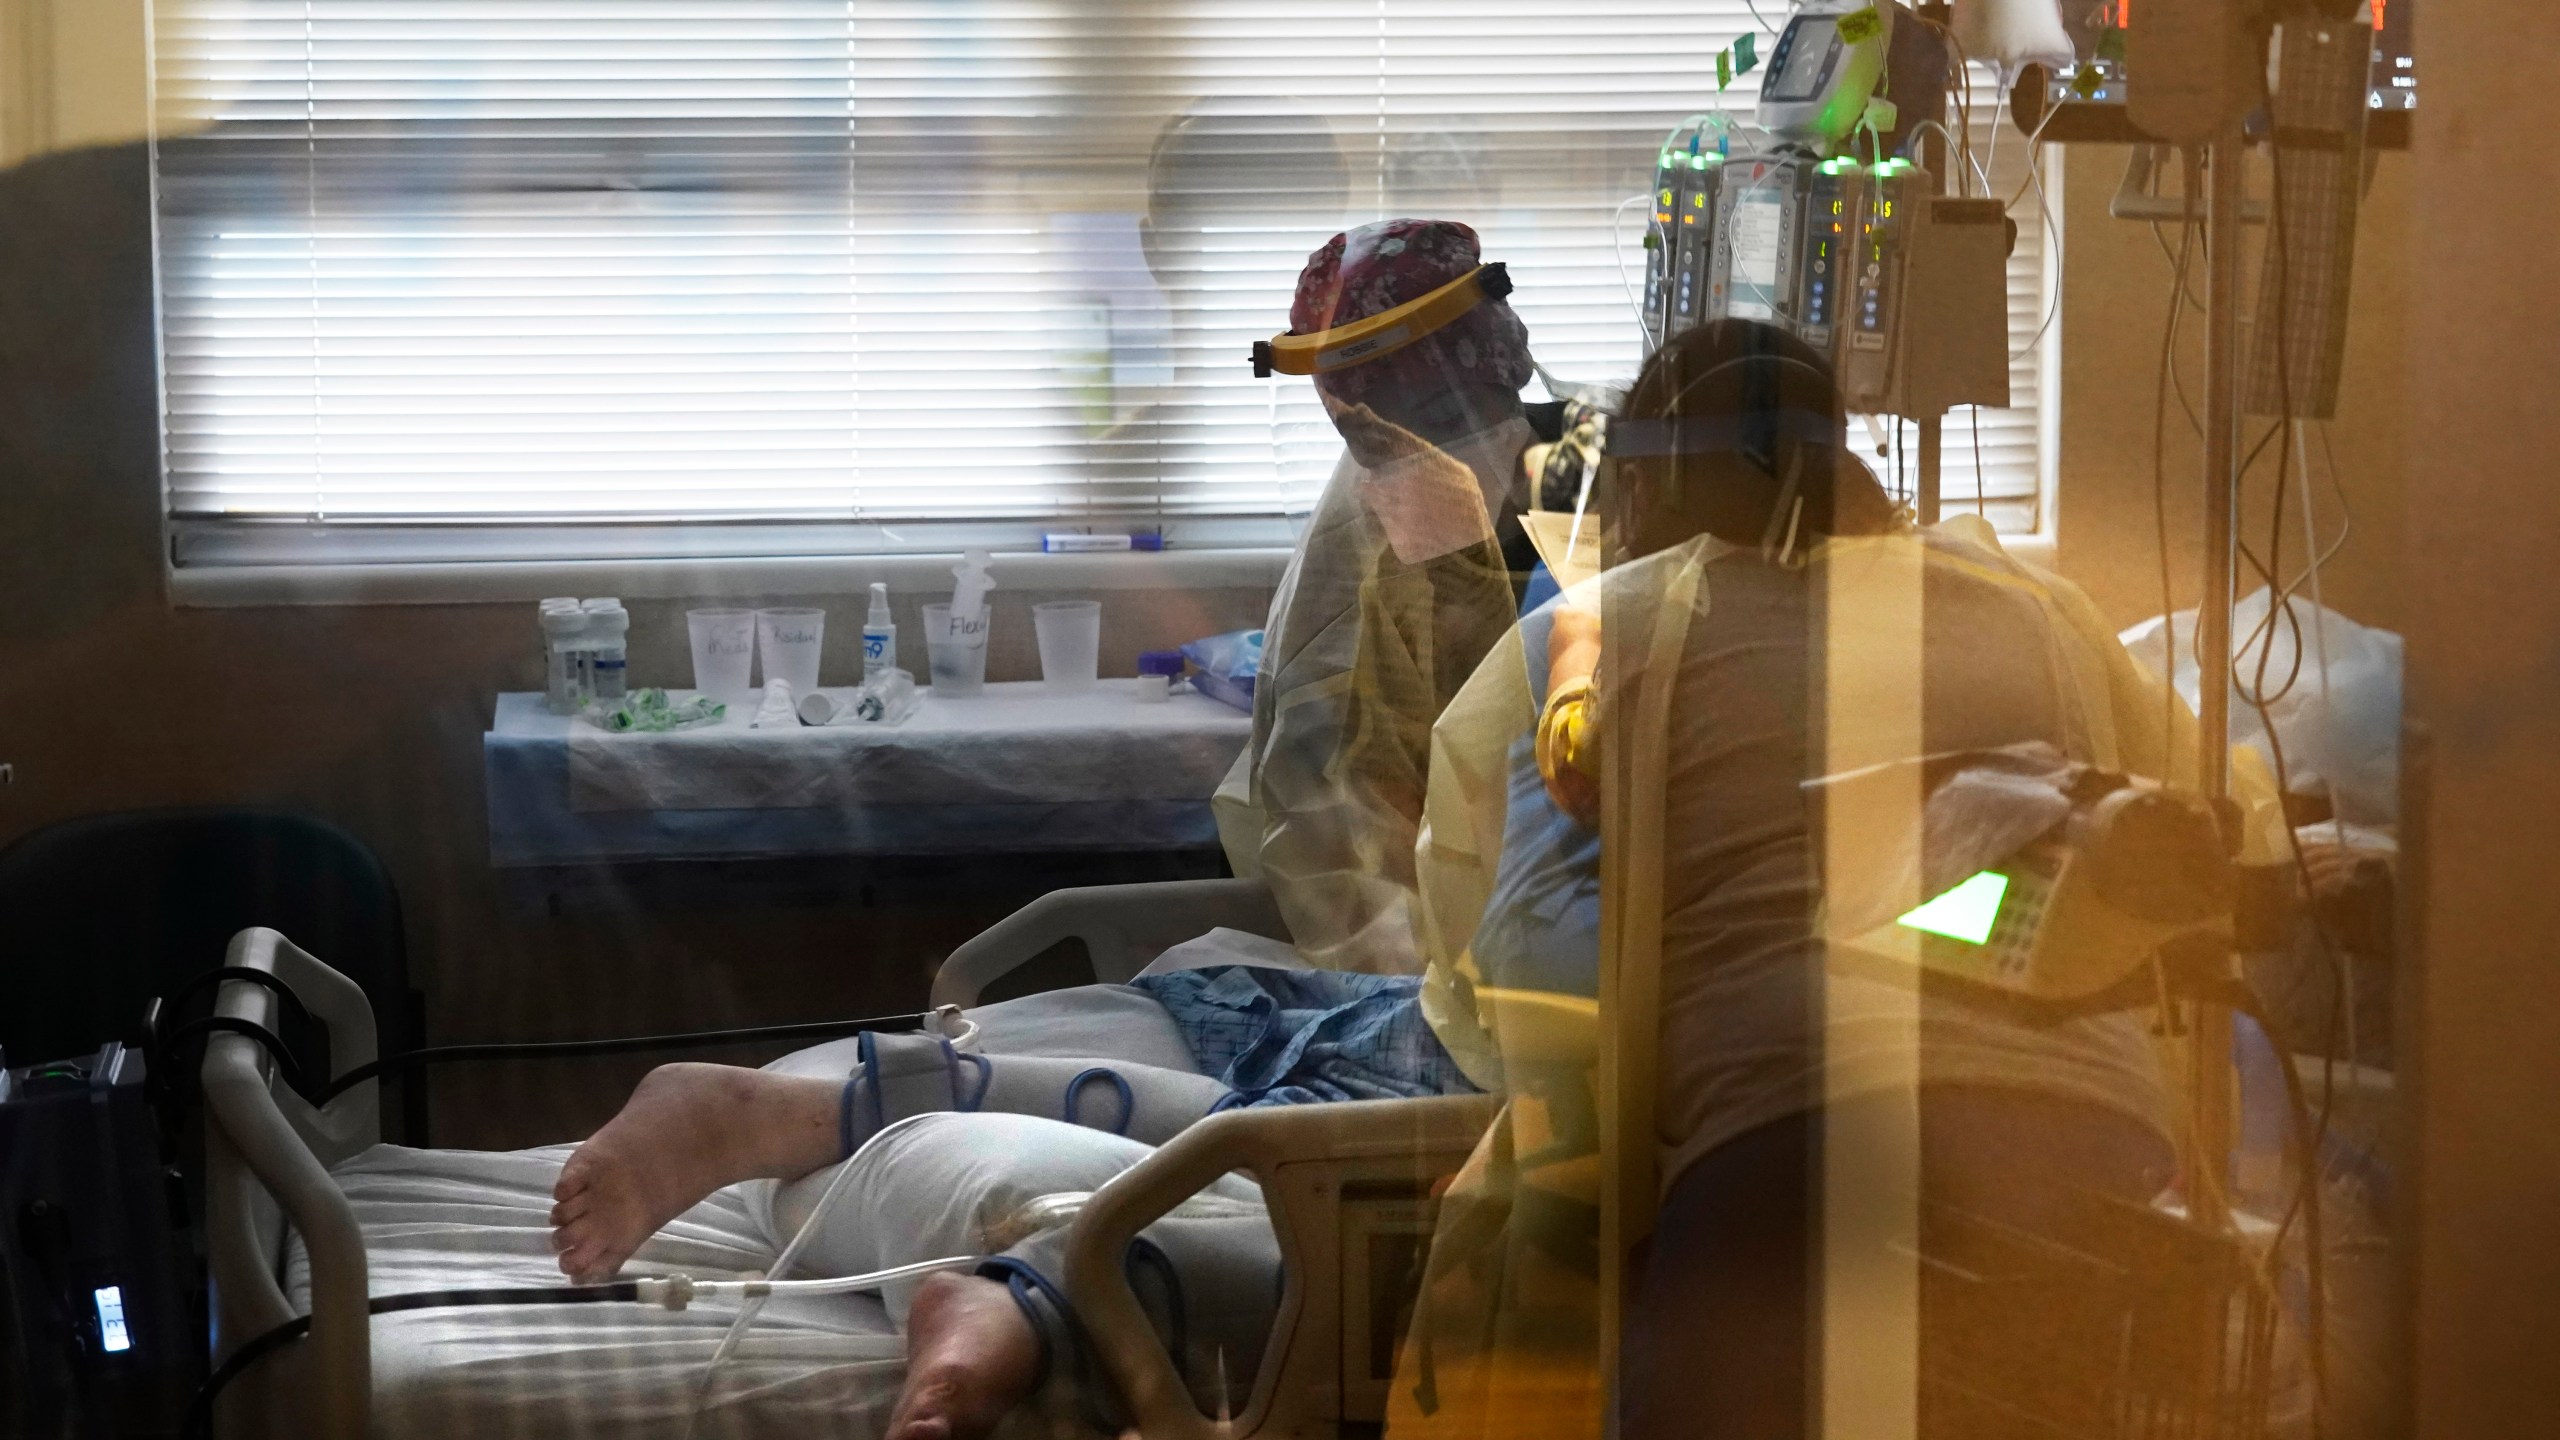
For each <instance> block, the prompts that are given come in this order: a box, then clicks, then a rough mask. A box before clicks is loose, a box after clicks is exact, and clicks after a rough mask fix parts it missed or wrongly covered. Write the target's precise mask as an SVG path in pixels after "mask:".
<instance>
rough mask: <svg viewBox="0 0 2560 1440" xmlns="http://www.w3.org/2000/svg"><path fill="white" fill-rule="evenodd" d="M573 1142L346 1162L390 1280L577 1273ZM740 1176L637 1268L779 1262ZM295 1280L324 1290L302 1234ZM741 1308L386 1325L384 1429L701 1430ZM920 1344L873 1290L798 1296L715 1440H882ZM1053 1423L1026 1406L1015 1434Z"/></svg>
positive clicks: (381, 1282) (716, 1428)
mask: <svg viewBox="0 0 2560 1440" xmlns="http://www.w3.org/2000/svg"><path fill="white" fill-rule="evenodd" d="M572 1148H574V1147H571V1146H566V1145H560V1146H551V1147H548V1148H544V1149H539V1150H521V1151H512V1152H477V1151H457V1150H411V1149H406V1148H403V1147H400V1146H393V1145H383V1146H376V1147H375V1148H373V1149H371V1150H368V1151H366V1152H364V1153H363V1154H361V1155H358V1156H356V1157H355V1158H354V1159H352V1160H350V1161H348V1162H347V1163H345V1164H344V1165H341V1166H339V1167H338V1168H337V1170H336V1171H335V1172H334V1173H335V1174H336V1175H337V1177H338V1181H339V1184H340V1185H341V1186H342V1187H343V1188H344V1189H345V1191H346V1194H347V1198H348V1199H349V1200H350V1201H351V1202H353V1204H354V1206H355V1211H356V1217H357V1220H358V1222H359V1224H360V1225H361V1226H362V1227H363V1229H364V1234H365V1246H366V1251H367V1254H368V1257H369V1259H370V1267H371V1268H370V1283H371V1287H372V1292H373V1293H374V1294H376V1295H393V1294H400V1293H404V1292H408V1291H416V1290H443V1289H452V1288H456V1287H460V1286H471V1285H558V1284H562V1283H565V1282H563V1281H562V1280H561V1278H560V1272H559V1270H558V1268H557V1267H556V1266H555V1265H554V1264H553V1261H552V1256H551V1247H550V1242H549V1233H550V1225H549V1219H548V1216H549V1211H550V1207H551V1186H552V1182H553V1180H554V1179H555V1178H556V1177H557V1176H558V1174H559V1169H560V1165H561V1162H562V1161H564V1160H565V1159H567V1158H568V1155H569V1152H570V1150H571V1149H572ZM773 1258H774V1257H773V1250H772V1247H771V1245H770V1242H769V1241H768V1240H767V1238H766V1237H765V1236H764V1234H763V1233H762V1232H761V1230H760V1229H759V1227H758V1226H757V1224H756V1222H755V1220H754V1219H753V1218H752V1216H751V1214H750V1212H749V1210H748V1207H747V1206H746V1204H745V1203H744V1202H743V1200H742V1198H741V1196H740V1194H739V1192H738V1191H737V1190H736V1189H734V1188H733V1189H730V1190H723V1191H721V1192H719V1193H717V1194H715V1195H713V1196H712V1197H711V1198H710V1199H708V1200H705V1201H704V1202H703V1203H702V1204H700V1205H697V1206H695V1207H694V1208H693V1209H691V1210H689V1211H687V1212H686V1213H685V1214H684V1215H683V1216H681V1217H679V1218H678V1219H677V1220H676V1222H675V1223H674V1224H672V1225H670V1226H668V1227H667V1228H666V1230H664V1231H662V1232H661V1233H660V1234H659V1235H658V1236H657V1237H656V1238H655V1239H653V1240H651V1241H650V1242H649V1243H648V1244H647V1245H644V1246H642V1247H641V1249H640V1252H639V1253H638V1254H637V1255H635V1256H634V1257H633V1258H632V1261H631V1263H630V1265H629V1266H628V1267H627V1268H626V1269H625V1271H624V1274H625V1275H626V1276H629V1275H649V1274H668V1273H673V1272H676V1271H682V1272H684V1273H687V1274H690V1275H693V1276H695V1277H696V1278H700V1279H710V1278H718V1279H734V1278H737V1277H738V1276H739V1275H741V1274H742V1273H743V1272H745V1271H748V1270H761V1269H763V1268H765V1267H766V1266H769V1265H770V1264H772V1262H773ZM286 1263H287V1271H286V1276H285V1279H286V1292H287V1294H288V1295H289V1296H290V1297H291V1298H292V1299H293V1301H294V1303H295V1305H296V1307H297V1308H304V1307H307V1306H308V1304H309V1294H310V1285H309V1268H308V1264H307V1261H306V1259H305V1256H304V1253H303V1250H302V1246H301V1244H300V1242H299V1240H296V1241H295V1242H294V1243H293V1244H292V1245H291V1247H290V1249H289V1251H288V1254H287V1261H286ZM736 1313H737V1312H736V1308H735V1306H734V1305H730V1304H698V1305H695V1306H694V1307H692V1308H691V1309H688V1310H685V1311H682V1312H676V1313H671V1312H668V1311H665V1310H660V1309H657V1308H655V1307H650V1306H643V1305H636V1304H610V1305H576V1306H534V1307H480V1308H475V1309H454V1310H422V1311H412V1312H404V1313H401V1314H396V1315H385V1316H381V1317H379V1318H377V1319H376V1320H375V1321H374V1322H373V1375H374V1406H373V1414H374V1433H375V1435H377V1436H381V1437H403V1440H405V1437H417V1440H428V1437H437V1440H442V1437H449V1436H463V1435H467V1436H473V1437H482V1436H523V1437H529V1440H532V1437H538V1440H570V1437H578V1436H606V1435H611V1436H614V1437H617V1440H622V1437H632V1440H641V1437H649V1440H655V1437H665V1440H681V1437H684V1436H685V1435H686V1434H687V1433H688V1431H687V1426H688V1423H689V1420H690V1416H691V1414H692V1411H693V1410H694V1408H695V1405H696V1402H697V1397H698V1396H699V1394H700V1388H701V1381H702V1376H703V1370H704V1367H705V1366H706V1365H707V1364H708V1363H709V1361H710V1359H711V1352H712V1350H713V1349H714V1348H715V1347H716V1346H717V1345H718V1344H719V1342H720V1337H721V1336H722V1334H723V1333H725V1332H726V1330H727V1329H728V1326H729V1322H730V1321H731V1320H733V1319H734V1318H735V1317H736ZM904 1356H905V1347H904V1343H903V1341H902V1340H901V1339H900V1337H899V1336H898V1334H897V1331H896V1330H895V1328H894V1327H893V1326H892V1325H891V1324H890V1321H889V1317H888V1313H887V1312H886V1311H885V1310H883V1309H882V1308H881V1306H880V1303H879V1302H878V1301H877V1300H876V1299H874V1298H872V1297H870V1296H867V1295H864V1296H850V1295H849V1296H835V1297H810V1298H793V1299H780V1300H776V1301H774V1302H773V1303H772V1304H770V1305H768V1306H767V1307H766V1308H765V1310H764V1311H763V1313H762V1314H761V1315H760V1316H759V1317H758V1318H757V1320H756V1323H755V1326H754V1329H753V1330H752V1331H751V1332H750V1334H749V1335H748V1338H747V1341H746V1343H745V1344H743V1345H741V1346H740V1347H739V1348H738V1351H737V1353H736V1354H734V1355H732V1356H731V1357H730V1359H729V1360H728V1361H727V1363H725V1364H724V1365H723V1366H722V1367H721V1370H720V1374H719V1377H718V1380H717V1383H716V1384H715V1385H714V1387H713V1389H712V1391H711V1394H710V1400H709V1404H708V1406H707V1407H706V1408H705V1410H704V1413H703V1415H702V1419H701V1422H700V1425H699V1427H698V1428H696V1429H694V1430H692V1431H691V1433H692V1434H693V1435H694V1436H696V1437H698V1440H724V1437H759V1440H761V1437H780V1436H786V1435H787V1436H792V1437H817V1436H829V1437H833V1436H846V1437H864V1436H876V1435H879V1434H881V1433H882V1432H883V1431H884V1430H885V1429H886V1428H887V1425H888V1420H889V1411H890V1407H891V1405H892V1404H893V1402H894V1401H895V1400H896V1397H897V1392H898V1384H899V1381H900V1379H901V1377H902V1376H903V1374H904V1372H905V1358H904ZM1037 1428H1040V1427H1037V1426H1036V1423H1035V1422H1033V1420H1032V1417H1030V1416H1028V1415H1027V1414H1022V1413H1017V1415H1016V1416H1015V1417H1014V1419H1013V1421H1012V1422H1011V1423H1009V1424H1008V1425H1007V1426H1006V1427H1005V1429H1006V1430H1007V1431H1015V1432H1018V1433H1019V1434H1022V1435H1025V1436H1027V1435H1030V1434H1032V1433H1034V1432H1035V1429H1037Z"/></svg>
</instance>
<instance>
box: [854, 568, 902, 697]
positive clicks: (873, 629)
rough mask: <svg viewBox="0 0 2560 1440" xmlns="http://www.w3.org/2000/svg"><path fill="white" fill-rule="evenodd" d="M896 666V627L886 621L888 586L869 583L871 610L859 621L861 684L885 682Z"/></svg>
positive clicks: (880, 583) (887, 619)
mask: <svg viewBox="0 0 2560 1440" xmlns="http://www.w3.org/2000/svg"><path fill="white" fill-rule="evenodd" d="M897 668H898V627H897V626H896V625H894V624H892V623H891V622H890V620H889V587H888V585H887V584H886V583H885V582H882V581H878V580H874V581H872V582H871V613H870V614H869V615H868V616H866V617H865V618H864V619H863V622H862V683H863V685H864V686H865V687H866V688H867V687H869V686H871V685H872V684H874V683H875V682H880V681H885V680H887V679H888V678H889V672H890V671H892V670H895V669H897Z"/></svg>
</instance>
